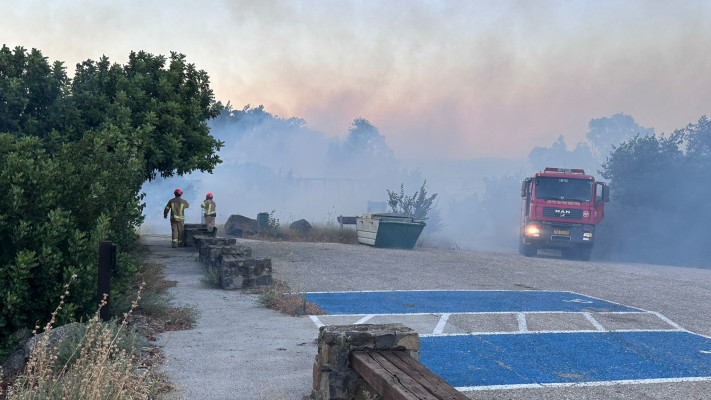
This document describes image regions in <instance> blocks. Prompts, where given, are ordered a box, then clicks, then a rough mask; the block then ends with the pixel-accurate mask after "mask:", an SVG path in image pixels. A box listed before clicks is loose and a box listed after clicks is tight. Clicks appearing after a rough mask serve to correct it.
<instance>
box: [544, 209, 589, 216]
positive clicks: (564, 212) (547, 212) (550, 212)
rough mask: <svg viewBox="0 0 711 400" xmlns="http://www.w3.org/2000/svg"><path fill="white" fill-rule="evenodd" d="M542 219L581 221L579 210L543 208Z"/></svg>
mask: <svg viewBox="0 0 711 400" xmlns="http://www.w3.org/2000/svg"><path fill="white" fill-rule="evenodd" d="M543 218H565V219H583V210H581V209H579V208H562V207H543Z"/></svg>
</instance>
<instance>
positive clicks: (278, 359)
mask: <svg viewBox="0 0 711 400" xmlns="http://www.w3.org/2000/svg"><path fill="white" fill-rule="evenodd" d="M142 240H143V242H144V243H145V244H146V246H147V248H148V252H149V254H148V256H147V257H148V260H147V261H148V262H156V263H163V264H165V265H166V269H165V274H166V279H169V280H174V281H177V285H176V287H175V288H173V289H171V293H172V294H173V295H174V296H175V298H174V300H173V303H174V305H176V306H190V305H193V306H195V307H196V309H197V313H198V314H197V322H196V324H195V328H194V329H192V330H186V331H175V332H166V333H163V334H160V335H159V337H158V342H157V344H158V345H159V346H161V347H162V348H163V352H164V356H165V361H164V363H163V365H162V367H161V371H162V372H165V373H166V374H167V375H168V376H169V377H170V380H171V382H172V383H173V384H174V385H175V386H176V387H178V388H179V390H178V391H176V392H173V393H170V394H168V395H167V396H166V397H167V398H168V399H287V400H288V399H299V400H300V399H301V398H302V397H303V396H305V395H308V394H309V393H310V392H311V384H312V383H311V382H312V367H313V361H314V356H315V355H316V353H317V349H316V342H315V340H316V338H317V336H318V332H317V330H316V329H315V328H314V324H313V322H312V321H311V320H310V319H309V318H308V317H291V316H287V315H284V314H281V313H279V312H278V311H274V310H270V309H267V308H265V307H264V306H262V305H261V304H259V296H258V295H256V294H248V293H246V292H242V291H227V290H221V289H216V288H212V287H208V285H206V284H204V283H202V282H201V280H203V278H204V274H203V267H202V264H201V263H200V262H199V261H198V259H197V253H196V252H195V251H194V250H193V249H191V248H177V249H174V248H171V246H170V237H169V236H162V235H161V236H156V235H144V236H143V237H142ZM254 255H255V256H256V257H263V258H266V257H269V255H268V254H254ZM277 272H278V271H277Z"/></svg>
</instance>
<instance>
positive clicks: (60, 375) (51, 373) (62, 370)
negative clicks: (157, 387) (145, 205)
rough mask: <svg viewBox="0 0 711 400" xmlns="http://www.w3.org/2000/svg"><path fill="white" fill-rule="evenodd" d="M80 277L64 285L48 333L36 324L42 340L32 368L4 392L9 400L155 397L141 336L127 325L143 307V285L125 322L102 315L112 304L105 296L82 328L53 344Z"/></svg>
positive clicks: (34, 351) (34, 350) (33, 354)
mask: <svg viewBox="0 0 711 400" xmlns="http://www.w3.org/2000/svg"><path fill="white" fill-rule="evenodd" d="M74 279H76V275H74V276H72V278H71V280H70V282H69V283H67V284H66V285H65V286H64V294H62V295H61V296H60V302H59V305H58V306H57V308H56V309H55V310H54V312H53V313H52V315H51V318H50V321H49V322H48V323H47V324H46V325H45V326H44V330H43V332H42V333H41V334H39V335H38V334H37V333H38V331H39V330H40V327H39V326H36V327H35V330H34V331H33V333H34V334H35V337H36V338H37V339H36V341H35V343H34V345H33V346H32V349H31V352H30V357H29V361H28V363H27V365H26V368H25V370H24V372H23V373H21V374H20V375H19V376H18V377H17V379H16V380H15V381H14V382H13V383H11V384H10V385H8V387H7V393H2V395H3V396H5V398H7V399H9V400H30V399H32V400H34V399H88V400H103V399H110V400H113V399H117V400H118V399H148V398H150V396H151V386H152V383H151V382H150V378H149V377H150V375H149V374H147V373H143V374H141V373H137V370H138V365H137V363H136V357H135V343H136V342H135V335H134V334H133V333H131V332H129V328H128V324H127V321H128V319H129V317H130V315H131V314H132V313H133V312H134V310H136V308H137V307H138V302H139V300H140V299H141V291H142V290H143V285H141V286H140V287H139V289H138V292H137V295H136V299H135V300H134V301H133V303H132V304H131V307H130V309H129V311H128V312H126V313H125V314H124V315H123V319H122V320H121V321H120V322H116V321H112V322H101V320H100V319H99V312H100V310H101V308H102V307H104V306H105V305H106V296H104V300H103V301H102V302H101V304H100V305H99V309H98V310H97V311H96V313H95V314H94V316H93V317H92V318H91V319H90V320H89V321H88V322H87V323H86V324H85V325H84V327H83V328H82V330H81V332H79V331H75V332H72V334H71V335H69V336H67V337H64V338H62V339H59V342H58V343H57V344H53V343H52V340H51V335H50V333H51V331H52V329H53V326H54V324H55V322H56V317H57V315H58V313H59V312H60V310H61V309H62V306H63V305H64V300H65V298H66V296H68V295H69V286H70V284H71V283H72V282H73V281H74ZM0 383H1V382H0ZM0 387H2V386H0Z"/></svg>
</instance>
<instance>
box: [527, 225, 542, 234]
mask: <svg viewBox="0 0 711 400" xmlns="http://www.w3.org/2000/svg"><path fill="white" fill-rule="evenodd" d="M526 234H527V235H528V236H536V237H537V236H538V235H540V234H541V230H540V228H539V227H537V226H536V225H529V226H528V227H527V228H526Z"/></svg>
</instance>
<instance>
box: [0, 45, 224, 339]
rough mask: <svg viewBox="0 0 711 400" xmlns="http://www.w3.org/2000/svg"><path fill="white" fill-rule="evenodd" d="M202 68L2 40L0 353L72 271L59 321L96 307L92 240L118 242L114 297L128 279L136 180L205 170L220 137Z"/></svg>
mask: <svg viewBox="0 0 711 400" xmlns="http://www.w3.org/2000/svg"><path fill="white" fill-rule="evenodd" d="M221 109H222V106H221V104H220V103H218V102H215V101H214V98H213V94H212V90H211V89H210V87H209V78H208V75H207V73H205V72H204V71H201V70H197V69H196V68H195V66H194V65H192V64H189V63H187V62H186V61H185V56H183V55H181V54H177V53H172V54H171V56H170V57H169V58H166V57H163V56H160V55H159V56H153V55H151V54H148V53H145V52H138V53H136V52H132V53H131V54H130V55H129V62H128V64H126V65H119V64H111V63H110V62H109V60H108V58H106V57H102V58H101V59H100V60H99V61H98V62H95V61H92V60H87V61H85V62H82V63H80V64H78V65H77V68H76V73H75V75H74V78H73V79H69V78H67V75H66V73H65V71H64V67H63V64H62V63H61V62H54V63H52V64H50V63H49V62H48V61H47V58H46V57H44V56H42V53H41V52H40V51H39V50H36V49H33V50H31V51H29V52H28V51H27V50H25V49H24V48H22V47H17V48H15V49H14V50H10V49H9V48H7V47H6V46H3V47H2V48H0V192H2V193H5V194H6V195H4V196H0V350H1V348H2V346H1V344H2V343H1V342H2V341H3V339H4V338H6V337H7V336H8V335H9V334H10V333H11V332H13V331H14V330H16V329H17V328H20V327H28V326H29V327H31V326H34V324H35V323H36V321H43V320H46V319H47V318H48V317H49V315H50V312H51V310H52V309H53V304H55V303H56V300H57V298H58V297H59V295H60V294H61V292H62V285H63V283H64V282H66V281H67V280H68V278H69V276H71V275H72V274H77V275H78V279H77V281H76V282H75V284H74V285H73V289H72V294H71V296H70V298H69V299H67V301H66V303H65V306H64V307H63V310H62V314H61V315H60V318H61V319H64V320H69V319H73V318H80V317H81V316H83V315H85V314H87V313H91V312H93V310H94V309H95V307H96V304H95V303H96V274H95V269H96V262H97V259H98V243H99V241H101V240H112V241H114V242H115V243H116V244H117V245H118V247H119V255H118V264H119V265H118V269H117V271H116V272H115V274H114V277H113V280H112V291H113V292H112V296H115V295H116V294H118V293H119V292H120V291H121V289H122V288H125V286H126V285H127V284H128V283H129V282H130V280H131V279H132V278H133V274H134V272H135V268H136V266H135V263H134V262H133V261H132V259H131V257H130V256H129V255H128V252H129V251H130V249H132V248H134V247H135V242H136V240H137V234H136V227H137V226H139V225H140V223H141V222H142V219H143V217H142V209H143V205H142V204H141V199H142V195H141V193H140V190H141V186H142V184H143V183H144V182H145V181H146V180H150V179H153V178H155V177H156V176H157V175H158V174H160V175H162V176H170V175H173V174H184V173H188V172H190V171H193V170H201V171H211V170H212V168H214V166H215V165H216V164H217V163H219V162H220V160H219V158H218V157H217V155H216V152H217V150H219V148H220V146H221V142H219V141H218V140H216V139H215V138H213V137H212V136H211V135H210V132H209V129H208V127H207V120H208V119H210V118H214V117H216V116H217V115H219V113H220V110H221Z"/></svg>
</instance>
